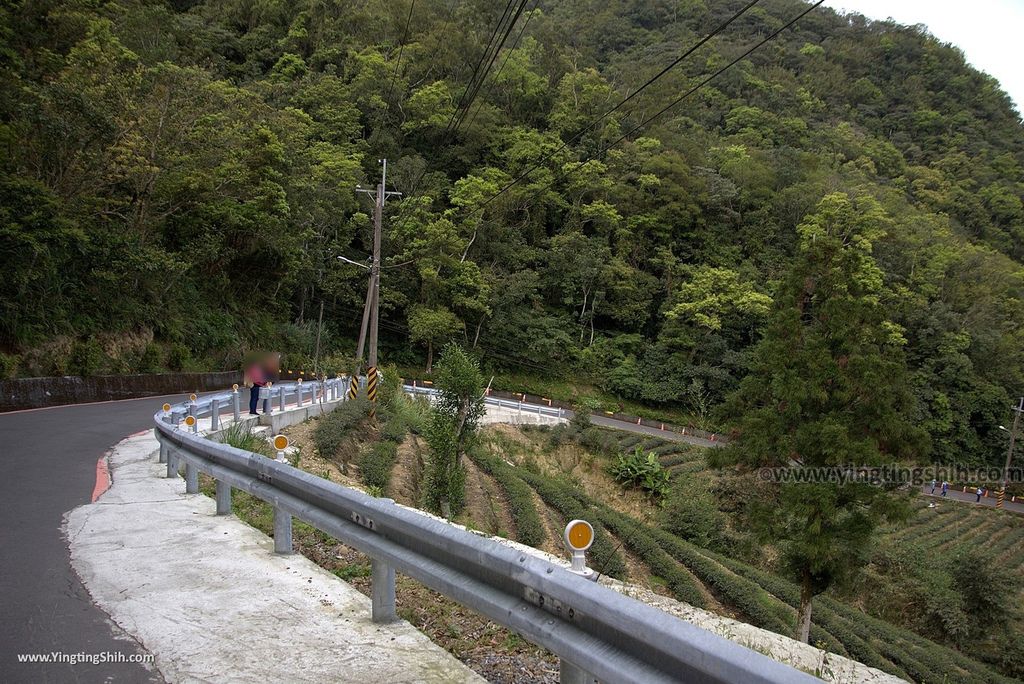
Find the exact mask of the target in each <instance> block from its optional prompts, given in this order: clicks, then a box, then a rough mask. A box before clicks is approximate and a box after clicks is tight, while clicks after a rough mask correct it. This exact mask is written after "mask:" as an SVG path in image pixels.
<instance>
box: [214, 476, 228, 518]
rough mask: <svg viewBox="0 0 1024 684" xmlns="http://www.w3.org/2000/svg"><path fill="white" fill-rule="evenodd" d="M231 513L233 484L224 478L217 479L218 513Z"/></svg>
mask: <svg viewBox="0 0 1024 684" xmlns="http://www.w3.org/2000/svg"><path fill="white" fill-rule="evenodd" d="M229 513H231V485H229V484H228V483H227V482H225V481H224V480H217V515H228V514H229Z"/></svg>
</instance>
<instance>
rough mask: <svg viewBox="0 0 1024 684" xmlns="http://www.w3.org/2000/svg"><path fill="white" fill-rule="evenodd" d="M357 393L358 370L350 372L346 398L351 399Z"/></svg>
mask: <svg viewBox="0 0 1024 684" xmlns="http://www.w3.org/2000/svg"><path fill="white" fill-rule="evenodd" d="M358 394H359V373H358V371H357V372H355V373H353V374H352V379H351V380H349V383H348V400H349V401H352V400H353V399H355V398H356V396H358Z"/></svg>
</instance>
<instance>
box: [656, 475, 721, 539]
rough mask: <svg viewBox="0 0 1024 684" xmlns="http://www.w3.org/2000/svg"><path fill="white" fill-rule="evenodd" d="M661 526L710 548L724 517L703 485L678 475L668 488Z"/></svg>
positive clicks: (716, 537) (695, 480)
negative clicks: (670, 487) (669, 491)
mask: <svg viewBox="0 0 1024 684" xmlns="http://www.w3.org/2000/svg"><path fill="white" fill-rule="evenodd" d="M661 527H662V528H663V529H665V530H668V531H669V532H671V533H672V534H674V535H676V536H677V537H680V538H682V539H685V540H687V541H690V542H693V543H694V544H697V545H699V546H712V545H715V544H717V543H718V540H719V537H720V531H721V530H722V529H723V528H724V527H725V516H724V515H723V514H722V512H721V511H719V510H718V508H717V507H716V506H715V500H714V498H713V497H712V496H711V495H710V494H709V493H708V489H707V484H706V483H704V482H701V481H699V480H697V479H696V478H694V477H692V476H689V477H687V476H682V477H677V478H676V479H675V481H674V483H673V485H672V492H671V496H669V498H668V502H667V504H666V506H665V510H664V512H663V514H662V524H661Z"/></svg>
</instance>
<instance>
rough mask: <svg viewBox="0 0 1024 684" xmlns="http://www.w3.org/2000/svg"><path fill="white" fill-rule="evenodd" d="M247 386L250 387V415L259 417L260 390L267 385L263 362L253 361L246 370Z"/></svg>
mask: <svg viewBox="0 0 1024 684" xmlns="http://www.w3.org/2000/svg"><path fill="white" fill-rule="evenodd" d="M245 384H246V385H248V386H249V415H250V416H255V415H259V414H257V413H256V407H257V406H259V403H260V388H262V387H265V386H266V384H267V374H266V371H265V370H264V369H263V363H262V361H261V360H257V361H253V362H252V363H251V364H249V367H248V368H246V369H245Z"/></svg>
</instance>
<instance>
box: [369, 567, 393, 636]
mask: <svg viewBox="0 0 1024 684" xmlns="http://www.w3.org/2000/svg"><path fill="white" fill-rule="evenodd" d="M370 573H371V575H372V580H373V589H372V596H371V599H372V603H371V609H370V617H371V619H372V620H373V621H374V622H376V623H388V622H394V621H395V620H397V619H398V614H397V613H396V612H395V569H394V568H393V567H391V565H390V564H388V563H386V562H385V561H382V560H377V559H376V558H373V559H371V560H370Z"/></svg>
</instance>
